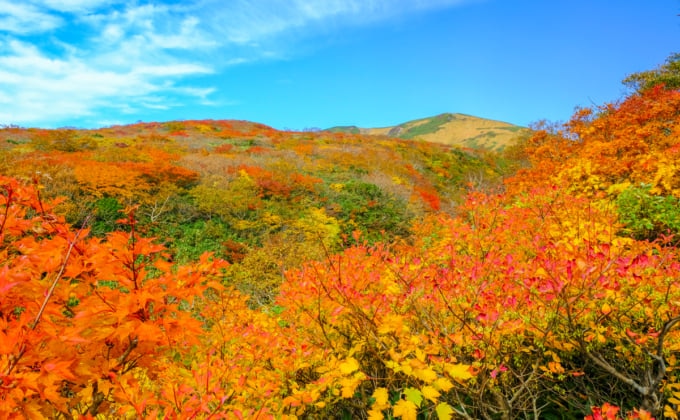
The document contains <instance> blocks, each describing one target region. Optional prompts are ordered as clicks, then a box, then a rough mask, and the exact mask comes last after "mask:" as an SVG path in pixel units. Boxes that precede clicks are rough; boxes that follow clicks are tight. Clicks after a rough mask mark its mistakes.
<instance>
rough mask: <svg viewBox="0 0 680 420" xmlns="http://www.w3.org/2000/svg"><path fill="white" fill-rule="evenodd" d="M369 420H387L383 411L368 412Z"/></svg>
mask: <svg viewBox="0 0 680 420" xmlns="http://www.w3.org/2000/svg"><path fill="white" fill-rule="evenodd" d="M368 420H385V416H384V415H383V413H382V411H380V410H376V409H373V410H371V411H369V412H368Z"/></svg>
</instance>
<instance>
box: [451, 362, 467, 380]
mask: <svg viewBox="0 0 680 420" xmlns="http://www.w3.org/2000/svg"><path fill="white" fill-rule="evenodd" d="M446 372H447V373H448V374H449V375H451V377H452V378H453V379H463V380H465V379H470V378H472V374H471V373H470V366H469V365H464V364H462V363H458V364H455V365H449V366H447V368H446Z"/></svg>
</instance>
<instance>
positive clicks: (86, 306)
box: [0, 67, 680, 420]
mask: <svg viewBox="0 0 680 420" xmlns="http://www.w3.org/2000/svg"><path fill="white" fill-rule="evenodd" d="M664 69H665V68H663V67H662V68H661V69H659V70H658V72H659V73H658V74H663V72H664V71H667V70H668V69H665V70H664ZM640 77H642V76H640ZM644 77H647V76H644ZM636 80H637V79H636ZM640 80H647V79H642V78H641V79H640ZM659 80H661V79H659ZM1 136H2V139H4V143H3V150H2V152H1V153H0V168H1V170H2V173H3V175H2V176H1V177H0V290H2V299H0V324H1V325H2V328H0V347H1V348H0V379H1V383H0V384H1V385H0V397H1V398H0V416H2V417H7V418H11V417H15V418H24V417H25V418H44V417H50V418H94V417H98V418H135V417H143V418H370V419H384V418H401V419H405V420H406V419H426V418H439V419H449V418H470V419H477V418H489V419H510V418H583V417H584V416H588V417H589V418H593V419H601V418H605V419H615V418H619V417H628V418H651V417H652V416H653V417H656V418H677V417H678V413H677V412H678V408H679V405H680V380H679V378H678V375H677V370H676V369H677V366H678V360H677V357H678V351H679V350H680V334H679V333H678V324H680V308H679V306H680V283H679V281H678V273H679V272H680V260H679V256H680V255H679V251H678V248H677V243H678V241H677V240H676V235H677V233H678V229H679V228H680V210H679V209H678V200H680V175H678V174H679V173H680V172H679V171H678V169H679V168H678V167H677V165H678V159H677V158H678V151H680V145H679V144H680V92H679V91H678V90H677V88H676V87H674V86H668V85H665V84H663V83H653V84H651V85H650V86H644V88H640V89H638V90H636V91H635V92H634V93H632V94H631V95H630V96H628V97H625V98H623V99H622V100H621V101H620V102H618V103H614V104H606V105H603V106H601V107H598V108H595V109H580V110H578V111H577V112H576V113H575V115H574V117H573V118H572V119H571V120H570V121H569V122H567V123H566V124H563V125H555V126H548V125H544V126H542V127H536V129H535V131H534V132H533V134H532V135H531V137H529V138H525V139H518V143H517V145H516V146H515V147H513V148H509V149H507V150H506V151H504V154H503V155H495V154H491V153H482V152H475V151H472V150H460V149H452V148H447V147H445V146H441V145H433V144H428V143H424V142H418V141H404V140H396V139H390V138H385V137H379V138H376V137H369V136H360V135H352V134H341V133H288V132H279V131H275V130H272V129H269V128H267V127H264V126H260V125H256V124H251V123H245V122H234V121H200V122H198V121H194V122H172V123H165V124H156V123H150V124H137V125H132V126H126V127H112V128H108V129H102V130H93V131H85V130H36V129H21V128H16V127H14V128H5V129H4V130H2V132H1ZM514 171H518V172H517V173H515V174H513V172H514ZM57 197H61V198H57Z"/></svg>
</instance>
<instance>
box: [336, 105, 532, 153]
mask: <svg viewBox="0 0 680 420" xmlns="http://www.w3.org/2000/svg"><path fill="white" fill-rule="evenodd" d="M524 130H527V129H526V128H525V127H521V126H518V125H513V124H510V123H506V122H502V121H495V120H489V119H486V118H480V117H475V116H472V115H466V114H459V113H456V114H451V113H446V114H439V115H436V116H433V117H427V118H421V119H417V120H412V121H408V122H405V123H402V124H399V125H395V126H392V127H381V128H360V127H356V126H340V127H332V128H329V129H328V130H326V131H331V132H345V133H352V134H369V135H383V136H389V137H397V138H401V139H407V140H410V139H418V140H425V141H429V142H433V143H440V144H446V145H450V146H461V147H469V148H473V149H488V150H502V149H503V148H505V147H506V146H507V145H509V144H512V143H513V142H514V141H515V139H516V138H517V135H518V134H520V133H521V132H522V131H524Z"/></svg>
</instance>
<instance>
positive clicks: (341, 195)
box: [328, 180, 413, 243]
mask: <svg viewBox="0 0 680 420" xmlns="http://www.w3.org/2000/svg"><path fill="white" fill-rule="evenodd" d="M329 199H330V200H329V201H330V202H331V203H332V204H330V205H329V206H328V214H329V215H331V216H333V217H335V218H336V219H338V220H340V221H341V222H342V233H344V234H345V235H346V236H347V237H352V232H353V231H354V230H359V231H361V232H362V239H364V240H367V241H369V243H373V242H377V241H386V240H390V239H394V238H395V237H404V236H407V235H408V233H409V227H410V223H411V220H412V218H413V215H412V214H411V212H410V211H409V210H408V207H407V205H406V203H405V202H403V201H402V200H400V199H398V198H396V197H393V196H391V195H389V194H386V193H385V192H384V191H383V190H381V189H380V188H379V187H378V186H377V185H375V184H370V183H367V182H362V181H359V180H350V181H348V182H347V183H345V184H342V186H341V187H339V188H338V189H337V190H331V191H329Z"/></svg>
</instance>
